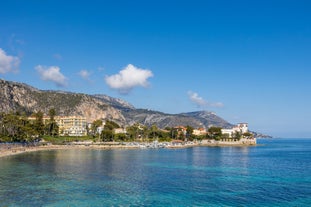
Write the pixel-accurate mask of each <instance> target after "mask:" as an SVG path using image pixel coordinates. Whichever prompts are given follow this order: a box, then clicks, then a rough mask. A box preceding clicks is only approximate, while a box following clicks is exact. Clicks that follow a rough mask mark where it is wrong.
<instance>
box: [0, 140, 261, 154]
mask: <svg viewBox="0 0 311 207" xmlns="http://www.w3.org/2000/svg"><path fill="white" fill-rule="evenodd" d="M250 146H256V145H245V144H219V143H218V144H215V143H209V144H191V145H178V146H169V147H166V148H167V149H181V148H189V147H250ZM66 149H141V147H140V146H137V145H134V146H131V145H121V144H118V145H98V144H97V145H96V144H91V145H88V144H85V145H84V144H72V145H52V144H50V145H44V146H15V147H11V146H8V147H2V148H0V158H1V157H7V156H11V155H17V154H21V153H27V152H36V151H44V150H66Z"/></svg>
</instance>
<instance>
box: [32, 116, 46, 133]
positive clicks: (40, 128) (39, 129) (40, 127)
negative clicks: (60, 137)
mask: <svg viewBox="0 0 311 207" xmlns="http://www.w3.org/2000/svg"><path fill="white" fill-rule="evenodd" d="M34 116H35V118H36V119H35V122H34V124H33V125H34V129H35V130H36V133H37V135H38V136H42V135H43V134H44V123H43V112H42V111H38V112H37V113H35V114H34Z"/></svg>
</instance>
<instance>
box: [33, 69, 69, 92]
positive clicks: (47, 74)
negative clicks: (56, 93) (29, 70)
mask: <svg viewBox="0 0 311 207" xmlns="http://www.w3.org/2000/svg"><path fill="white" fill-rule="evenodd" d="M35 69H36V70H37V71H38V73H39V74H40V78H41V79H42V80H44V81H51V82H53V83H55V84H56V85H57V86H58V87H65V86H66V85H67V78H66V77H65V76H64V75H63V74H62V73H61V72H60V68H59V67H58V66H49V67H48V66H42V65H38V66H36V67H35Z"/></svg>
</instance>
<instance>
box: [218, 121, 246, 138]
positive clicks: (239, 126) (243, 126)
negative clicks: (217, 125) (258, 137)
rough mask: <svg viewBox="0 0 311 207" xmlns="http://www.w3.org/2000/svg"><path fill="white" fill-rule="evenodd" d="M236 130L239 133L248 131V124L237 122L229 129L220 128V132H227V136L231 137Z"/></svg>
mask: <svg viewBox="0 0 311 207" xmlns="http://www.w3.org/2000/svg"><path fill="white" fill-rule="evenodd" d="M237 132H238V133H241V134H244V133H245V132H248V124H247V123H239V124H237V125H236V126H234V127H233V128H231V129H221V133H222V134H228V135H229V137H232V136H233V134H235V133H237Z"/></svg>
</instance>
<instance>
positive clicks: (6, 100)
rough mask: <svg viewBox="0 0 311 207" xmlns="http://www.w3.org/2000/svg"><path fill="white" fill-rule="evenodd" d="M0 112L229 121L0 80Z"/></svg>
mask: <svg viewBox="0 0 311 207" xmlns="http://www.w3.org/2000/svg"><path fill="white" fill-rule="evenodd" d="M0 97H1V98H0V112H10V111H20V112H25V113H26V114H28V115H30V114H31V113H33V112H37V111H42V112H44V113H45V114H47V113H48V111H49V110H50V109H51V108H54V109H55V110H56V113H57V114H58V115H67V116H68V115H79V116H85V117H86V119H87V121H88V122H92V121H93V120H96V119H109V120H113V121H115V122H117V123H118V124H120V125H121V126H128V125H131V124H133V123H141V124H144V125H147V126H150V125H152V124H156V125H157V126H158V127H160V128H165V127H167V126H168V127H172V126H178V125H190V126H193V127H205V128H208V127H209V126H211V125H213V126H219V127H223V128H226V127H231V126H232V124H230V123H229V122H227V121H225V120H224V119H222V118H221V117H219V116H217V115H216V114H214V113H212V112H207V111H198V112H189V113H181V114H167V113H163V112H159V111H152V110H147V109H136V108H135V107H134V106H133V105H131V104H130V103H128V102H126V101H124V100H122V99H117V98H113V97H110V96H107V95H100V94H96V95H88V94H82V93H72V92H66V91H52V90H48V91H44V90H39V89H36V88H34V87H32V86H29V85H27V84H24V83H18V82H12V81H6V80H0Z"/></svg>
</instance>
